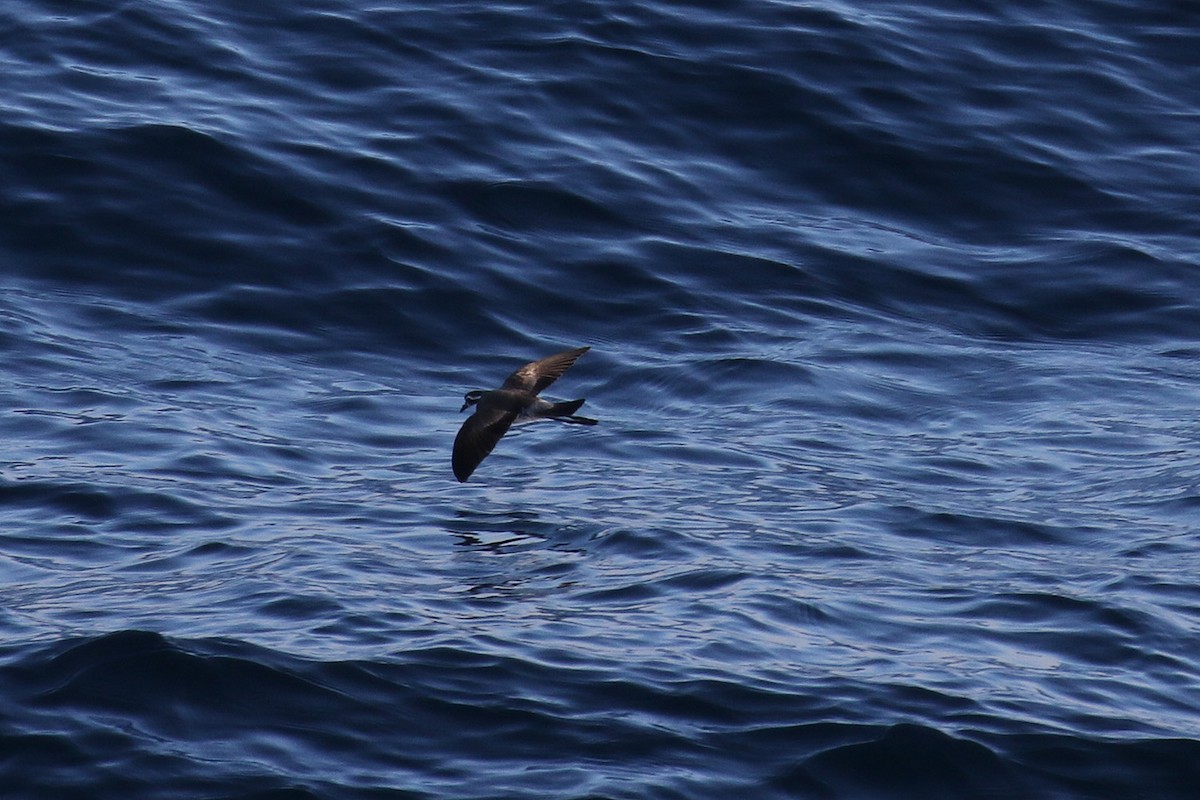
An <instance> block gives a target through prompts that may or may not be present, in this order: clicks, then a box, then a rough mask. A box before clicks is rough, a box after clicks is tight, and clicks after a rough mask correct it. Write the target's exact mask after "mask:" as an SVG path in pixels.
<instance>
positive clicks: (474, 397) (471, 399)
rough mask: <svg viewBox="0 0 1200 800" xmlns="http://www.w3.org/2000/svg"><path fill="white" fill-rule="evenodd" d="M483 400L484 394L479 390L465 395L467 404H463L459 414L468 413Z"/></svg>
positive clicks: (464, 398)
mask: <svg viewBox="0 0 1200 800" xmlns="http://www.w3.org/2000/svg"><path fill="white" fill-rule="evenodd" d="M482 398H483V392H481V391H479V390H478V389H475V390H472V391H470V392H467V393H466V394H464V395H463V400H464V401H465V402H464V403H463V406H462V408H460V409H459V410H458V413H460V414H461V413H462V412H464V411H466V410H467V409H468V408H470V407H471V406H473V405H475V404H476V403H478V402H479V401H480V400H481V399H482Z"/></svg>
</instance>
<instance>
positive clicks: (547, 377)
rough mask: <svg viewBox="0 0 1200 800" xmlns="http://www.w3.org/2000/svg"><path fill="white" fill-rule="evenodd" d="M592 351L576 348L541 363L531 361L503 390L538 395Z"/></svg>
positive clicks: (508, 381) (517, 372) (513, 375)
mask: <svg viewBox="0 0 1200 800" xmlns="http://www.w3.org/2000/svg"><path fill="white" fill-rule="evenodd" d="M590 349H591V348H590V347H576V348H575V349H574V350H567V351H565V352H562V353H556V354H555V355H552V356H546V357H545V358H543V359H541V360H540V361H531V362H530V363H528V364H526V365H525V366H523V367H521V368H520V369H519V370H517V371H516V372H514V373H513V374H512V375H509V376H508V380H506V381H504V386H503V387H502V388H505V389H520V390H521V391H525V392H532V393H533V394H537V393H539V392H540V391H542V389H545V388H546V387H547V386H549V385H550V384H552V383H554V382H555V381H556V380H558V378H559V377H560V376H561V375H562V374H563V373H564V372H566V371H567V370H568V369H570V368H571V365H572V364H574V363H575V361H576V359H578V358H579V357H580V356H581V355H583V354H584V353H586V352H587V351H588V350H590Z"/></svg>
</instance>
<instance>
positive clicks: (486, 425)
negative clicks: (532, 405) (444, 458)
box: [450, 408, 517, 483]
mask: <svg viewBox="0 0 1200 800" xmlns="http://www.w3.org/2000/svg"><path fill="white" fill-rule="evenodd" d="M516 418H517V412H516V411H505V410H503V409H495V408H490V409H478V410H476V411H475V413H474V414H472V415H471V416H469V417H467V421H466V422H464V423H463V426H462V427H461V428H459V429H458V436H455V437H454V453H453V454H452V455H451V456H450V465H451V466H452V467H454V477H456V478H458V481H459V483H462V482H464V481H466V479H467V478H469V477H471V473H472V472H474V471H475V468H476V467H478V466H479V463H480V462H481V461H483V459H485V458H487V454H488V453H490V452H492V448H494V447H495V446H496V442H498V441H500V438H501V437H502V436H504V434H505V433H506V432H507V431H508V429H509V427H510V426H511V425H512V424H513V420H515V419H516Z"/></svg>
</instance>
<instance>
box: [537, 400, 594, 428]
mask: <svg viewBox="0 0 1200 800" xmlns="http://www.w3.org/2000/svg"><path fill="white" fill-rule="evenodd" d="M583 402H584V398H582V397H581V398H579V399H578V400H567V401H566V402H563V403H555V404H554V405H553V406H552V407H551V408H550V410H549V411H548V413H547V414H546V416H548V417H550V419H554V420H558V421H559V422H570V423H573V424H575V425H595V424H596V422H597V421H598V420H594V419H592V418H591V417H577V416H575V412H576V411H578V410H579V407H580V406H582V405H583Z"/></svg>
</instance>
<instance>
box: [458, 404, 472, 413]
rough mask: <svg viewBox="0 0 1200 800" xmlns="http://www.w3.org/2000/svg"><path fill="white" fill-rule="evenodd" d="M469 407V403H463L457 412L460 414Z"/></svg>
mask: <svg viewBox="0 0 1200 800" xmlns="http://www.w3.org/2000/svg"><path fill="white" fill-rule="evenodd" d="M470 407H471V404H470V403H463V407H462V408H460V409H459V410H458V413H460V414H461V413H462V412H464V411H466V410H467V409H468V408H470Z"/></svg>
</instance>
